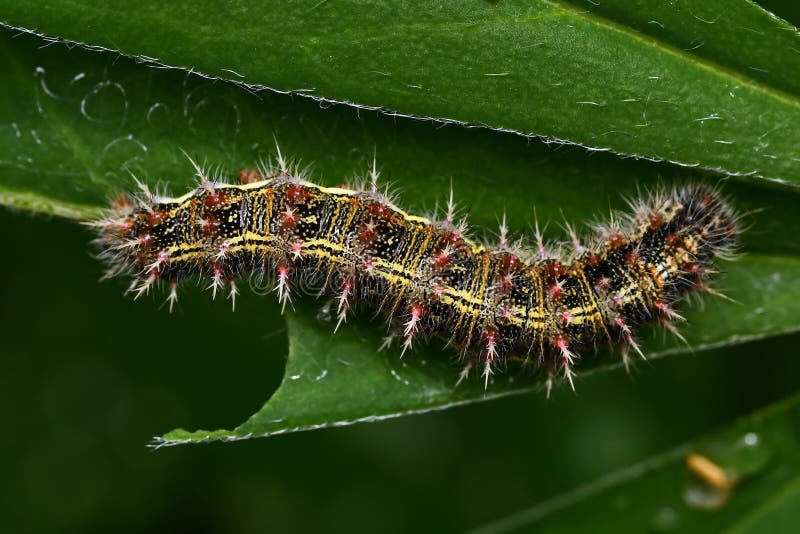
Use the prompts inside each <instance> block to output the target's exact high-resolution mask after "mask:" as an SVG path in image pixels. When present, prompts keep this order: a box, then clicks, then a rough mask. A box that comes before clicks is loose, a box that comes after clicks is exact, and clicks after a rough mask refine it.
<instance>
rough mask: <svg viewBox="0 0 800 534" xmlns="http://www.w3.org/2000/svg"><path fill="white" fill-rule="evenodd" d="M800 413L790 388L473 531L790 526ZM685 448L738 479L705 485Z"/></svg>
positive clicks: (799, 458)
mask: <svg viewBox="0 0 800 534" xmlns="http://www.w3.org/2000/svg"><path fill="white" fill-rule="evenodd" d="M799 416H800V395H794V396H792V397H789V398H787V399H785V400H783V401H781V402H779V403H776V404H774V405H772V406H769V407H768V408H766V409H763V410H760V411H758V412H755V413H752V414H750V415H748V416H746V417H743V418H742V419H740V420H738V421H736V422H735V423H733V424H731V425H730V426H728V427H726V428H724V429H722V430H719V431H716V432H713V433H711V434H709V435H708V436H706V437H704V438H703V439H701V440H698V441H696V442H694V443H687V444H685V445H682V446H680V447H677V448H675V449H673V450H671V451H668V452H665V453H663V454H661V455H658V456H655V457H653V458H650V459H648V460H645V461H644V462H642V463H640V464H636V465H633V466H631V467H629V468H626V469H624V470H622V471H619V472H616V473H612V474H610V475H607V476H605V477H603V478H602V479H600V480H598V481H597V482H595V483H592V484H589V485H588V486H584V487H581V488H577V489H575V490H572V491H571V492H568V493H566V494H563V495H561V496H559V497H556V498H555V499H552V500H549V501H545V502H543V503H540V504H537V505H536V506H534V507H532V508H530V509H527V510H523V511H521V512H518V513H516V514H513V515H511V516H509V517H507V518H504V519H500V520H498V521H495V522H493V523H490V524H488V525H485V526H484V527H482V528H479V529H476V530H475V532H530V531H532V530H535V531H536V532H583V531H591V532H644V531H650V530H655V531H668V530H677V531H680V532H695V531H697V532H719V531H721V530H723V529H726V531H728V529H730V531H733V532H785V531H790V530H792V528H793V526H794V524H795V523H794V521H795V520H796V508H794V509H791V508H790V507H791V506H792V505H795V506H796V504H797V498H798V485H799V484H800V452H798V451H800V439H799V437H798V434H797V425H798V417H799ZM689 454H700V455H702V456H704V457H705V458H707V459H709V460H711V461H712V462H713V463H714V464H716V465H717V466H719V467H720V468H722V469H723V470H724V471H725V473H726V477H727V478H729V479H730V480H733V479H734V478H735V479H738V482H737V483H736V484H735V485H733V488H732V489H731V490H730V491H719V490H715V489H713V488H712V487H711V486H709V485H707V484H704V483H703V482H702V479H701V478H699V477H698V476H696V475H695V474H694V473H690V471H689V470H688V469H687V467H686V463H685V461H686V459H687V456H688V455H689ZM790 525H791V527H790Z"/></svg>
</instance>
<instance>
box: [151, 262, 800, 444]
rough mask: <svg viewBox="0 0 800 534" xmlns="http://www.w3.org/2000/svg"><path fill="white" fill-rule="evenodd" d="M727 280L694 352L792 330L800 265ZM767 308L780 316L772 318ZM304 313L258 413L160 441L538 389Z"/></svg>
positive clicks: (591, 361) (250, 433)
mask: <svg viewBox="0 0 800 534" xmlns="http://www.w3.org/2000/svg"><path fill="white" fill-rule="evenodd" d="M726 284H728V285H729V286H730V287H735V288H736V295H737V298H739V299H740V301H739V303H738V305H734V306H732V305H731V304H730V303H729V302H724V301H720V300H716V301H712V302H708V303H706V306H705V309H703V310H697V309H694V310H691V312H690V313H689V314H688V319H689V322H690V324H691V327H690V328H687V329H686V335H687V339H688V341H689V343H690V345H691V346H692V347H694V349H695V350H703V349H707V348H712V347H719V346H726V345H730V344H734V343H742V342H745V341H752V340H756V339H760V338H763V337H769V336H774V335H780V334H784V333H788V332H791V331H795V330H796V329H797V327H796V325H795V323H796V316H797V311H798V310H797V306H796V305H795V304H794V302H795V301H797V299H798V298H800V260H798V259H796V258H792V259H787V258H774V257H769V256H762V255H754V256H749V257H747V258H746V259H744V260H743V261H741V262H738V263H737V264H734V265H732V266H731V267H730V271H729V272H728V273H727V279H726ZM769 308H776V310H775V311H773V312H771V313H770V312H767V310H768V309H769ZM778 310H780V311H778ZM303 312H304V313H296V314H295V313H291V314H289V315H288V325H289V360H288V363H287V367H286V374H285V376H284V379H283V383H282V384H281V386H280V387H279V388H278V391H276V392H275V394H274V395H273V396H272V398H271V399H270V400H269V401H268V402H267V403H266V404H265V405H264V407H263V408H262V409H261V410H259V411H258V413H256V414H255V415H253V416H252V417H251V418H250V419H249V420H247V421H246V422H245V423H243V424H242V425H240V426H239V427H237V428H236V429H234V430H216V431H206V430H198V431H195V432H187V431H185V430H175V431H172V432H170V433H168V434H166V435H165V436H163V437H162V438H160V439H158V440H157V441H156V443H158V444H164V445H176V444H181V443H187V442H196V441H206V440H217V439H224V440H235V439H241V438H251V437H260V436H269V435H273V434H283V433H286V432H294V431H298V430H311V429H316V428H321V427H328V426H342V425H347V424H352V423H356V422H361V421H375V420H380V419H385V418H387V417H397V416H401V415H407V414H411V413H419V412H425V411H430V410H440V409H445V408H450V407H452V406H456V405H460V404H465V403H469V402H475V401H481V400H488V399H492V398H497V397H502V396H505V395H511V394H519V393H526V392H529V391H534V390H537V389H538V390H540V389H541V386H542V384H541V382H539V381H532V380H531V379H530V377H526V376H522V377H520V376H519V375H518V374H514V373H506V374H501V375H498V376H497V378H496V379H495V380H494V381H493V383H492V384H491V385H490V386H489V388H488V389H487V390H486V391H484V387H483V383H482V382H481V381H479V380H472V381H469V382H465V383H462V384H460V385H459V386H458V387H456V385H455V378H456V373H455V372H454V369H457V367H453V366H452V365H448V364H447V362H446V361H443V359H442V353H441V347H440V345H441V344H438V343H434V344H433V346H432V347H428V348H426V349H424V350H423V351H421V352H420V353H419V354H414V355H413V356H406V360H400V359H398V358H397V354H396V353H394V352H393V351H391V352H381V353H377V352H376V348H377V347H378V346H380V338H379V336H378V335H376V332H375V328H374V325H373V327H372V328H370V327H369V325H366V326H363V325H357V326H356V327H355V328H349V329H347V331H346V332H344V333H341V332H340V333H337V334H336V337H335V338H334V337H333V336H332V335H331V332H330V330H331V327H330V325H326V324H324V323H323V324H321V323H320V321H319V320H317V319H316V318H315V317H314V314H313V313H310V312H308V311H307V310H305V309H304V310H303ZM731 325H739V328H740V330H738V331H737V330H732V329H731ZM334 340H335V343H334ZM650 341H651V342H650V343H648V349H649V350H648V353H649V357H650V358H657V357H660V356H664V355H666V354H673V353H676V352H684V351H685V350H686V348H685V347H675V345H674V343H672V342H671V340H669V341H670V342H664V341H663V340H662V341H661V342H658V341H654V340H650ZM586 359H587V361H586V362H585V363H586V364H585V365H584V366H583V369H584V372H583V374H582V375H581V379H585V378H586V377H587V376H588V375H590V374H591V371H589V372H587V371H586V369H602V370H608V369H609V368H610V367H614V366H616V365H619V364H618V363H615V362H614V363H612V362H613V360H612V359H609V358H608V357H604V358H593V357H591V355H588V356H586ZM598 366H599V367H598ZM579 387H580V384H579Z"/></svg>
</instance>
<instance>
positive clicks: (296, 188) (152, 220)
mask: <svg viewBox="0 0 800 534" xmlns="http://www.w3.org/2000/svg"><path fill="white" fill-rule="evenodd" d="M195 168H196V171H197V175H198V176H199V178H200V185H199V186H198V187H197V188H196V189H194V190H192V191H190V192H189V193H187V194H185V195H183V196H181V197H178V198H164V197H160V196H157V195H154V194H152V193H150V192H149V190H148V189H147V188H146V187H145V186H141V184H140V187H141V189H142V192H141V193H139V194H136V195H131V196H125V197H120V198H119V199H118V200H117V201H116V202H115V203H114V206H113V207H112V208H111V210H110V211H109V212H108V213H107V214H106V216H105V217H104V218H103V219H101V220H98V221H94V222H93V223H91V224H93V225H94V226H96V227H97V228H98V229H99V234H100V235H99V238H98V240H97V241H98V243H99V246H100V248H101V254H100V256H101V257H102V258H103V259H105V260H106V261H107V263H108V264H109V270H108V273H107V275H108V276H115V275H120V274H127V275H132V276H133V282H132V284H131V286H130V289H129V291H130V292H132V293H134V294H135V296H136V297H139V296H141V295H142V294H144V293H147V292H148V291H149V290H150V288H151V287H152V286H153V285H154V284H156V283H157V282H159V281H164V282H166V283H167V284H169V287H170V290H169V296H168V297H167V302H168V303H169V306H170V309H171V308H172V306H173V304H174V303H175V302H176V300H177V298H178V297H177V295H178V293H177V288H178V285H179V284H180V282H181V281H183V280H185V279H187V278H190V277H196V276H200V277H203V278H206V279H208V280H209V281H210V282H209V289H210V290H211V291H212V294H213V295H214V296H216V294H217V292H218V291H220V290H222V289H223V287H224V286H225V285H228V287H229V298H230V299H231V300H233V301H234V303H235V298H236V295H237V293H238V289H237V284H236V280H237V278H238V277H240V276H242V275H245V274H250V273H254V272H255V273H256V274H257V276H258V277H259V279H260V278H262V277H263V278H265V279H267V280H269V281H270V282H271V283H272V284H273V288H274V290H275V292H276V293H277V295H278V300H279V301H280V303H281V305H282V306H284V307H285V305H286V303H287V302H290V300H291V298H292V296H293V294H294V293H296V291H297V290H298V289H299V288H301V287H306V288H307V287H311V286H315V287H317V288H319V289H320V292H321V293H324V294H327V295H329V296H331V297H332V298H333V302H332V305H333V306H334V309H335V313H336V318H337V324H336V328H337V329H338V327H339V325H340V324H341V323H342V322H344V321H345V320H346V317H347V313H348V311H349V310H350V309H351V308H352V307H353V305H354V304H362V305H365V306H367V307H370V308H373V309H376V310H379V311H380V312H381V313H382V315H383V316H385V317H386V318H387V320H388V324H389V329H390V331H391V333H392V335H393V336H394V337H399V338H401V339H402V351H403V352H405V351H406V350H407V349H409V348H411V347H412V344H413V343H414V342H415V340H417V339H418V338H420V337H429V336H435V337H439V338H442V339H445V340H447V341H448V344H449V345H452V346H454V347H456V348H458V349H459V350H460V351H461V353H462V355H463V358H464V361H465V363H466V365H465V367H464V370H463V371H462V373H461V375H460V378H459V381H460V380H461V379H463V378H464V377H466V376H467V375H468V374H469V371H470V369H471V368H473V367H479V368H480V372H481V374H482V376H483V378H484V380H485V381H487V382H488V379H489V376H490V375H491V374H492V373H493V371H494V369H495V367H496V364H497V363H498V362H499V361H501V360H504V359H509V358H514V359H520V360H524V361H526V362H531V363H532V364H534V365H536V366H539V367H542V368H544V369H545V370H546V372H547V373H548V393H549V389H550V387H551V386H552V381H553V377H554V376H555V375H557V374H559V373H561V374H562V375H563V376H564V378H566V379H567V380H568V381H569V382H570V384H571V385H572V383H573V376H574V365H575V363H576V360H577V358H578V356H577V351H578V350H579V349H580V348H582V347H587V346H591V345H597V344H608V343H610V344H615V345H619V346H620V347H621V351H622V354H623V361H624V362H625V364H626V366H627V365H628V362H629V355H628V353H629V351H630V350H631V349H632V350H633V351H634V352H636V353H638V354H639V355H642V357H644V356H643V354H642V351H641V350H640V348H639V346H638V344H637V342H636V341H635V337H634V330H635V328H636V327H637V326H638V325H640V324H642V323H645V322H660V323H662V324H663V325H664V326H665V327H666V328H668V329H669V330H671V331H672V332H674V333H675V334H676V335H678V336H679V337H680V334H679V333H678V332H677V330H676V328H675V326H674V323H675V322H677V321H681V320H682V317H681V316H680V315H679V314H678V312H676V311H675V309H674V305H675V303H676V302H677V301H679V300H680V299H681V298H682V297H683V296H684V295H685V294H687V293H689V292H691V291H695V290H701V291H708V292H714V291H713V290H711V289H709V288H708V286H707V278H708V275H709V274H710V273H712V272H713V262H714V260H715V259H716V258H719V257H722V258H726V257H728V256H730V255H731V253H732V252H733V251H734V249H735V247H736V242H737V235H738V228H737V222H738V221H737V215H736V214H735V212H734V211H733V210H732V209H731V208H730V207H729V206H728V205H727V203H726V202H725V201H724V200H723V199H722V197H721V196H720V194H719V192H718V191H717V190H716V189H715V188H713V187H709V186H705V185H699V184H695V185H686V186H683V187H680V188H675V189H669V190H666V189H659V190H657V191H654V192H652V193H651V194H650V195H649V196H648V197H647V198H644V199H638V200H635V201H632V202H631V203H630V204H631V210H632V212H631V213H630V214H624V215H619V214H618V215H616V216H614V217H612V220H611V221H610V222H609V223H608V224H606V225H603V226H598V227H597V228H595V231H594V233H593V235H592V236H591V237H590V239H589V241H588V242H587V243H586V244H585V245H582V244H581V242H580V241H579V240H578V237H577V235H576V233H575V232H574V231H573V230H572V228H571V227H570V226H569V225H567V230H568V231H569V233H570V236H571V238H572V243H571V248H572V250H571V252H569V253H565V254H550V253H548V252H547V250H548V249H547V248H546V245H545V243H544V242H543V240H542V237H541V234H540V232H539V230H538V225H537V229H536V246H535V250H532V251H531V250H528V249H526V248H525V247H524V246H523V244H522V243H511V242H509V240H508V235H507V230H506V226H505V220H504V221H503V224H502V225H501V228H500V239H499V243H498V244H497V245H494V246H487V247H484V246H482V245H480V244H478V243H476V242H474V241H472V240H470V239H469V238H468V237H466V235H465V234H466V233H467V230H468V227H467V224H466V223H465V222H463V221H461V222H457V221H456V220H455V211H454V206H453V202H452V195H451V200H450V202H449V204H448V210H447V213H446V215H445V216H444V217H442V218H441V220H436V219H427V218H423V217H417V216H413V215H409V214H407V213H405V212H404V211H402V210H401V209H399V208H398V207H396V206H395V204H394V203H393V202H392V201H391V199H390V198H388V196H387V195H386V194H385V193H382V192H381V191H379V189H378V186H377V178H378V173H377V172H376V171H375V168H374V166H373V170H372V172H371V177H370V180H369V181H368V182H367V186H366V187H363V188H355V189H344V188H327V187H321V186H318V185H314V184H313V183H310V182H308V181H306V180H305V179H304V177H303V176H302V174H301V173H299V172H297V171H290V169H289V168H288V166H287V165H286V162H285V160H283V158H282V157H279V158H278V165H277V167H276V168H264V169H262V170H260V171H250V170H246V171H242V172H240V173H239V178H240V179H241V181H242V182H243V183H242V184H237V185H230V184H224V183H221V182H218V181H212V180H209V178H208V177H207V176H206V175H205V174H204V173H203V171H202V169H200V168H199V167H198V166H197V165H195ZM388 339H389V342H391V337H390V338H388ZM573 387H574V386H573Z"/></svg>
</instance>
